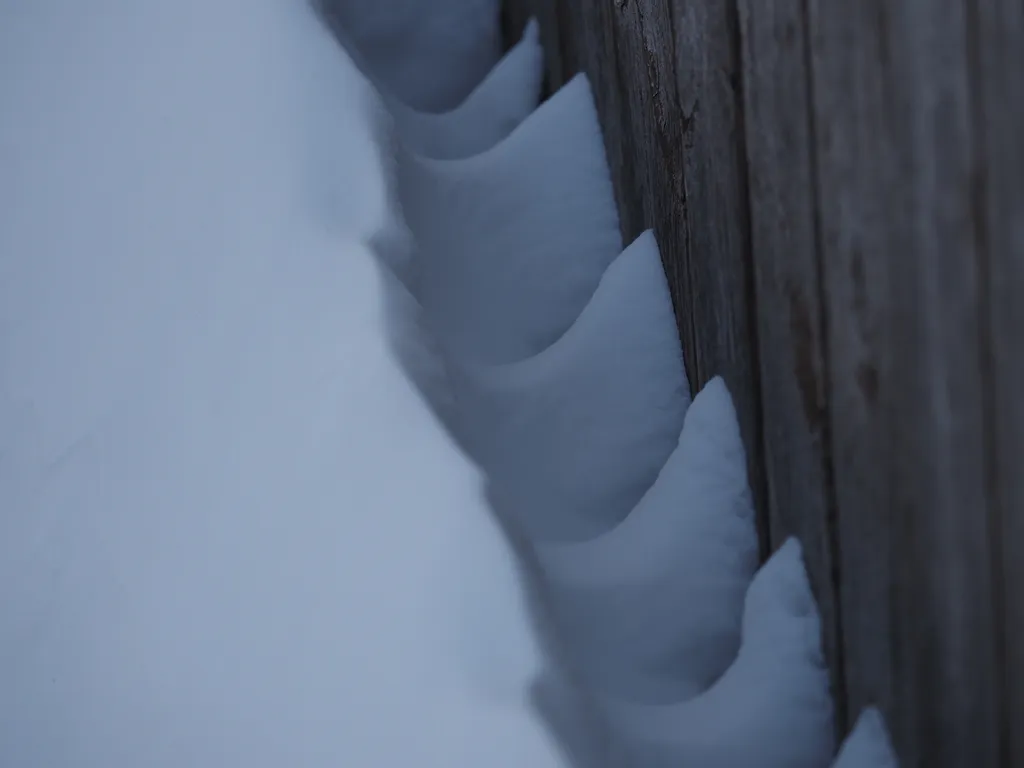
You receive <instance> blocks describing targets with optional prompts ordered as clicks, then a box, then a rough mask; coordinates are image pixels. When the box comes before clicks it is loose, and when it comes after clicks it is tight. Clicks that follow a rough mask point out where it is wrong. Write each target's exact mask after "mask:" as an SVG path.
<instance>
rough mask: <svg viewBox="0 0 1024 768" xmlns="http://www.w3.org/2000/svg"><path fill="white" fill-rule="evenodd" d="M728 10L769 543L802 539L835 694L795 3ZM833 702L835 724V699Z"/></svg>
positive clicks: (823, 439) (812, 210)
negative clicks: (739, 93) (741, 116)
mask: <svg viewBox="0 0 1024 768" xmlns="http://www.w3.org/2000/svg"><path fill="white" fill-rule="evenodd" d="M738 8H739V17H740V30H741V37H742V41H743V84H744V88H743V91H744V97H745V98H744V107H745V116H746V117H745V122H746V133H745V141H746V149H747V158H748V162H747V173H748V174H749V179H750V181H749V188H750V219H751V230H752V236H751V260H752V262H753V265H754V274H755V277H756V283H755V284H756V297H757V302H756V303H757V337H758V345H759V350H760V355H759V357H760V362H761V379H760V382H761V398H762V400H763V406H762V407H763V411H764V461H765V475H766V477H767V484H768V512H769V524H770V529H771V539H772V544H773V545H774V546H778V545H779V544H780V543H781V542H782V541H784V540H785V538H786V537H788V536H798V537H799V538H800V540H801V541H802V542H803V544H804V558H805V560H806V562H807V565H808V571H809V572H810V573H811V575H812V587H813V588H814V592H815V596H816V597H817V599H818V605H819V609H820V611H821V615H822V628H823V638H822V640H823V645H824V648H825V654H826V657H827V658H828V661H829V667H830V670H831V672H832V685H833V689H834V690H835V691H842V690H844V689H845V680H844V673H845V668H844V664H843V658H842V651H843V646H842V643H841V642H840V638H841V632H842V627H841V620H840V611H839V574H838V562H837V551H836V541H835V535H834V534H835V524H834V523H835V520H834V514H835V498H834V490H833V483H832V466H831V462H830V450H831V442H830V421H829V413H828V408H827V403H828V401H827V393H828V392H829V391H830V389H831V388H830V384H829V380H828V366H827V365H825V363H824V359H825V358H824V346H823V345H824V343H825V339H824V316H823V312H824V309H823V307H822V302H821V296H820V294H821V280H822V278H821V274H820V269H819V258H820V254H819V243H818V237H819V234H820V233H819V231H818V227H817V226H816V223H817V219H816V205H817V201H816V199H815V192H816V170H815V157H814V152H813V145H814V141H813V125H812V122H811V107H810V97H811V94H810V80H809V78H808V71H807V60H808V41H807V29H806V25H805V21H804V18H803V14H802V10H803V4H802V3H801V2H800V0H739V2H738ZM832 391H833V392H834V391H835V390H832ZM836 704H837V718H836V722H837V726H838V727H839V728H840V730H841V729H842V726H843V724H844V723H845V722H846V713H845V704H846V701H845V697H843V696H839V697H837V700H836Z"/></svg>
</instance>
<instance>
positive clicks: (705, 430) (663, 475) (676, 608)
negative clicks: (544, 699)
mask: <svg viewBox="0 0 1024 768" xmlns="http://www.w3.org/2000/svg"><path fill="white" fill-rule="evenodd" d="M537 557H538V560H539V561H540V564H541V567H542V570H543V571H544V573H545V576H546V579H547V582H548V591H549V593H550V595H551V600H552V602H553V604H554V607H553V608H552V611H553V613H554V615H555V616H556V617H557V618H558V619H560V621H561V625H562V627H563V631H564V632H565V634H566V640H567V642H568V643H569V644H570V646H571V648H573V649H574V650H575V651H576V653H575V661H576V662H577V663H579V664H581V665H582V666H583V667H584V669H585V672H586V674H587V678H588V679H589V680H590V681H591V683H592V684H593V685H595V686H596V687H597V688H598V689H599V690H601V691H603V692H604V693H607V694H611V695H615V696H618V697H621V698H624V699H627V700H634V701H639V702H648V703H657V702H672V701H679V700H682V699H685V698H689V697H690V696H693V695H695V694H697V693H701V692H703V691H704V690H706V689H707V688H708V687H709V686H710V685H711V684H712V683H714V682H715V680H717V679H718V678H719V676H720V675H721V674H722V673H723V672H724V671H725V670H726V668H727V667H728V666H729V665H730V664H731V663H732V662H733V660H734V659H735V657H736V653H737V651H738V649H739V645H740V622H741V619H742V614H743V600H744V596H745V594H746V592H747V587H748V585H749V584H750V580H751V579H752V578H753V576H754V572H755V570H756V569H757V565H758V551H757V531H756V529H755V526H754V507H753V502H752V500H751V496H750V489H749V487H748V485H747V472H746V461H745V457H744V451H743V442H742V440H741V439H740V432H739V425H738V423H737V421H736V412H735V410H734V409H733V405H732V399H731V397H730V396H729V391H728V390H727V389H726V386H725V383H724V382H723V381H722V380H721V379H720V378H715V379H712V380H711V381H709V382H708V383H707V385H705V387H704V389H703V390H701V392H700V393H699V394H698V395H697V397H696V398H694V401H693V404H692V405H691V406H690V408H689V410H688V411H687V413H686V421H685V423H684V425H683V430H682V433H681V434H680V436H679V443H678V445H677V446H676V449H675V450H674V451H673V452H672V455H671V456H669V458H668V461H666V462H665V466H664V467H663V468H662V470H661V472H660V473H659V475H658V478H657V480H655V482H654V484H653V485H652V486H651V488H650V489H649V490H648V491H647V493H646V494H645V495H644V497H643V498H642V499H641V500H640V503H639V504H637V506H636V507H635V508H634V509H633V511H632V512H630V513H629V516H628V517H627V518H626V519H625V520H623V521H622V523H620V524H619V525H618V526H617V527H615V528H613V529H612V530H610V531H608V532H607V533H605V534H603V535H601V536H599V537H597V538H595V539H591V540H589V541H584V542H580V543H573V544H543V543H541V544H538V545H537Z"/></svg>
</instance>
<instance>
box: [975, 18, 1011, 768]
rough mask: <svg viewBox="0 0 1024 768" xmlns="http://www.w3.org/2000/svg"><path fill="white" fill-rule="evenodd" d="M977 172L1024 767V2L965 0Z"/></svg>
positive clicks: (1003, 576) (994, 463)
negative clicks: (966, 0)
mask: <svg viewBox="0 0 1024 768" xmlns="http://www.w3.org/2000/svg"><path fill="white" fill-rule="evenodd" d="M966 9H967V14H968V20H969V24H968V29H969V34H970V38H969V42H970V44H971V50H970V53H971V56H972V59H973V68H974V72H973V74H974V77H973V92H974V95H975V109H974V111H975V126H976V129H977V130H976V134H975V142H976V145H975V146H976V151H977V162H978V168H979V172H978V174H977V176H976V179H975V181H976V185H977V186H976V188H975V190H974V192H975V198H974V205H975V208H976V216H977V219H976V221H975V225H976V227H977V230H976V239H977V243H978V245H977V248H978V252H979V257H980V262H981V265H982V269H983V271H985V272H987V275H986V277H987V280H986V281H985V283H984V285H983V290H984V291H985V297H986V299H987V303H988V314H987V315H986V316H985V317H984V318H983V322H987V323H988V328H987V331H988V343H987V345H985V346H984V348H983V349H982V354H983V355H984V356H985V357H984V359H983V361H982V371H983V373H985V374H987V376H988V377H989V379H990V386H989V389H988V393H987V394H988V397H986V399H985V403H986V404H987V405H988V414H987V415H988V426H989V430H990V436H991V443H990V460H991V468H990V472H991V474H990V481H991V484H992V493H993V499H994V502H995V504H994V506H995V512H996V514H995V520H994V523H995V524H996V526H997V527H996V528H995V531H996V533H997V536H998V538H999V539H1000V541H999V542H997V545H996V546H997V547H1000V550H999V551H1000V553H1001V554H1002V562H1001V563H998V564H997V565H998V566H999V567H1000V571H999V572H997V574H996V583H997V590H996V595H997V598H998V599H999V600H1000V602H1001V605H1002V607H1003V616H1002V623H1003V626H1002V642H1001V648H1000V649H999V650H1000V652H1001V655H1002V660H1003V661H1004V664H1005V668H1004V671H1003V675H1004V681H1005V697H1004V706H1005V711H1004V713H1003V720H1002V723H1001V724H1002V726H1003V729H1004V735H1005V743H1004V749H1006V756H1005V757H1006V760H1005V764H1006V765H1012V766H1024V729H1022V728H1021V723H1022V722H1024V466H1022V465H1024V460H1022V457H1024V398H1022V395H1024V338H1022V334H1024V5H1022V4H1021V3H1020V2H1019V0H980V2H977V3H967V4H966Z"/></svg>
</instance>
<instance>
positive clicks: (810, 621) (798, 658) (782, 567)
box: [605, 539, 833, 768]
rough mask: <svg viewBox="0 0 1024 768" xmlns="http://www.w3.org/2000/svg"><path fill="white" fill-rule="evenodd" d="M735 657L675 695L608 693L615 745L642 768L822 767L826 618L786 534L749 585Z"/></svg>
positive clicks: (826, 715) (828, 705) (826, 719)
mask: <svg viewBox="0 0 1024 768" xmlns="http://www.w3.org/2000/svg"><path fill="white" fill-rule="evenodd" d="M742 633H743V634H742V643H741V646H740V650H739V654H738V655H737V656H736V659H735V661H734V662H733V663H732V665H731V666H730V667H729V668H728V669H727V670H726V672H725V674H724V675H722V677H721V678H719V680H717V681H716V682H715V684H714V685H713V686H712V687H711V688H710V689H708V690H707V691H706V692H705V693H703V694H701V695H699V696H696V697H694V698H690V699H687V700H682V701H677V702H674V703H672V704H660V705H659V704H645V703H634V702H628V701H624V700H621V699H611V698H607V699H606V701H605V708H606V710H607V713H608V714H607V716H608V719H609V722H610V723H611V727H612V728H613V730H614V732H615V738H616V749H617V750H620V753H621V754H622V755H623V756H624V759H626V760H627V761H628V764H629V765H636V766H645V768H670V766H680V765H699V766H703V768H737V767H738V766H771V768H776V767H778V768H783V767H784V768H821V766H825V765H828V764H829V762H830V760H831V757H832V753H833V735H832V700H831V696H830V692H829V682H828V672H827V670H826V668H825V665H824V658H823V656H822V651H821V622H820V618H819V616H818V610H817V606H816V605H815V603H814V597H813V596H812V594H811V589H810V585H809V584H808V582H807V575H806V572H805V570H804V564H803V558H802V554H801V548H800V545H799V544H798V543H797V542H796V540H794V539H790V540H789V541H787V542H786V543H785V544H783V545H782V547H780V548H779V549H778V550H777V551H776V552H775V554H774V555H772V557H771V558H769V560H768V562H766V563H765V564H764V566H762V568H761V569H760V570H759V571H758V572H757V575H756V576H755V577H754V579H753V581H752V582H751V584H750V589H749V590H748V591H747V596H746V601H745V605H744V612H743V628H742Z"/></svg>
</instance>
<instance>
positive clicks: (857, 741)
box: [832, 707, 899, 768]
mask: <svg viewBox="0 0 1024 768" xmlns="http://www.w3.org/2000/svg"><path fill="white" fill-rule="evenodd" d="M832 766H833V768H898V766H899V761H898V760H897V759H896V753H895V752H894V751H893V748H892V744H891V743H890V741H889V732H888V730H887V729H886V727H885V720H884V718H883V717H882V713H881V712H879V711H878V709H877V708H875V707H868V708H867V709H865V710H864V711H863V712H861V714H860V717H858V718H857V722H856V723H855V724H854V726H853V730H852V731H851V732H850V735H849V736H847V737H846V741H844V742H843V745H842V747H840V749H839V755H838V756H837V757H836V761H835V762H834V763H833V764H832Z"/></svg>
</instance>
